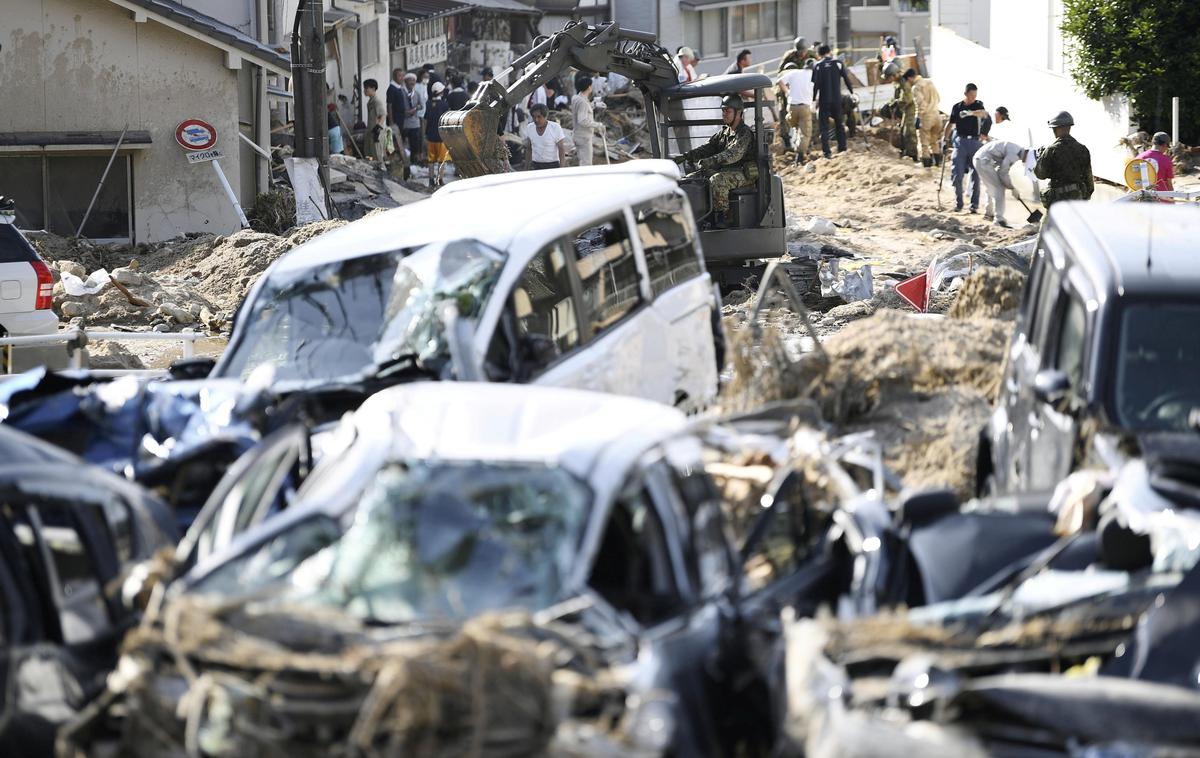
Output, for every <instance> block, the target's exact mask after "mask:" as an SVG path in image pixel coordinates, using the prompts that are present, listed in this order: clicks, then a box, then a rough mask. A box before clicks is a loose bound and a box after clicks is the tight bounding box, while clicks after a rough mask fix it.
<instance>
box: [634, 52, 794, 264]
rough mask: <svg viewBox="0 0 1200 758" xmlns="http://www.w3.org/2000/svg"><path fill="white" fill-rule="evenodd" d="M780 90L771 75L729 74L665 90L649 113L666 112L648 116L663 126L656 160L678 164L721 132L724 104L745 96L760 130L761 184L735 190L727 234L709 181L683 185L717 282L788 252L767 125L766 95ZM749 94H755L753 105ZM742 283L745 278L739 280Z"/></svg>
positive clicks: (750, 118)
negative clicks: (718, 224)
mask: <svg viewBox="0 0 1200 758" xmlns="http://www.w3.org/2000/svg"><path fill="white" fill-rule="evenodd" d="M772 86H774V84H773V82H772V81H771V79H770V77H768V76H766V75H765V74H726V75H723V76H714V77H709V78H707V79H701V80H699V81H695V82H688V83H686V84H679V85H677V86H675V87H672V88H670V89H667V90H664V91H663V92H662V94H661V95H660V97H659V98H658V99H657V102H656V103H653V104H651V103H650V102H649V101H647V107H648V108H650V107H652V108H654V109H655V110H658V111H660V112H659V113H654V114H647V117H648V121H649V122H650V123H653V124H656V125H657V127H658V128H657V130H656V133H655V134H654V135H653V137H652V140H651V141H652V145H651V151H652V152H653V153H654V155H655V157H661V158H674V157H676V156H678V155H680V154H682V153H685V152H687V151H688V150H692V149H694V148H696V147H699V146H700V145H703V144H704V143H705V142H707V141H708V140H709V138H711V137H712V136H713V135H714V134H716V133H717V132H718V131H720V129H721V127H722V125H723V122H722V120H721V99H722V98H723V97H725V96H726V95H739V96H741V97H742V98H743V99H744V100H745V101H746V109H745V111H744V112H743V114H744V115H743V118H744V119H745V121H746V123H747V124H748V125H749V126H750V128H751V129H753V130H754V149H755V151H756V157H757V161H758V182H757V184H755V185H754V186H752V187H741V188H738V189H735V190H734V191H733V192H732V193H731V194H730V197H729V209H730V215H731V218H730V224H729V227H728V228H726V229H714V228H713V225H712V215H713V214H712V194H711V190H710V188H709V183H708V180H707V179H704V178H701V177H696V178H685V179H683V180H682V181H681V182H680V185H681V186H682V187H683V189H684V191H685V192H687V193H688V198H689V199H690V200H691V204H692V210H693V212H694V213H695V215H696V220H697V222H698V225H699V227H700V230H701V240H702V244H703V247H704V258H705V260H706V261H707V262H708V265H709V269H710V271H712V272H713V275H714V276H715V277H717V278H726V277H723V276H721V274H722V273H723V271H722V270H723V269H726V268H729V269H735V271H732V272H730V273H731V274H733V275H735V276H736V275H737V271H736V269H741V268H744V263H745V262H746V261H749V260H756V259H761V258H777V257H779V256H780V255H782V254H783V252H784V250H785V249H786V244H787V238H786V223H785V220H784V210H783V182H782V181H781V180H780V178H779V177H778V176H776V175H774V174H773V173H772V172H771V142H772V139H773V137H774V128H773V125H772V124H769V123H767V122H766V120H765V119H764V111H765V110H766V106H765V99H764V96H763V93H764V90H766V89H767V88H769V87H772ZM747 93H753V96H752V97H753V99H751V97H750V96H748V94H747ZM738 278H741V277H740V276H738Z"/></svg>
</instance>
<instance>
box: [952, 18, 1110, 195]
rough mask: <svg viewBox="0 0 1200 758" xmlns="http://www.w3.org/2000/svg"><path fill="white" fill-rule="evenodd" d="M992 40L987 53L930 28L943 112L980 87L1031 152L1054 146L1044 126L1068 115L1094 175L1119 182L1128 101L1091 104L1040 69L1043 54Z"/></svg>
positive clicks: (1072, 85) (1064, 77)
mask: <svg viewBox="0 0 1200 758" xmlns="http://www.w3.org/2000/svg"><path fill="white" fill-rule="evenodd" d="M1036 38H1038V35H1035V37H1034V39H1036ZM996 39H997V44H996V45H995V46H993V48H991V49H989V48H986V47H983V46H981V45H976V44H975V43H973V42H971V41H969V40H966V39H964V38H962V37H961V36H959V35H958V34H956V33H955V32H954V31H953V30H951V29H947V28H945V27H934V29H933V54H932V55H931V57H930V62H931V67H932V76H933V79H934V82H935V83H936V84H937V87H938V91H939V92H940V93H941V95H942V110H943V111H945V112H949V111H950V108H951V107H952V106H953V105H954V103H956V102H958V101H959V100H960V99H961V96H962V95H961V93H962V90H963V85H964V84H965V83H966V82H967V81H972V82H974V83H975V84H977V85H978V86H979V98H980V99H981V100H983V102H984V103H985V104H986V105H987V106H988V108H989V109H990V110H993V111H994V110H995V109H996V108H997V107H998V106H1001V105H1003V106H1006V107H1007V108H1008V109H1009V111H1010V112H1011V113H1012V119H1013V123H1014V125H1016V126H1017V127H1019V128H1022V129H1024V132H1023V133H1024V134H1025V135H1026V137H1025V139H1024V140H1023V141H1024V142H1026V143H1027V144H1029V145H1031V146H1033V147H1042V146H1045V145H1048V144H1050V143H1051V142H1053V141H1054V136H1053V134H1052V133H1051V131H1050V128H1049V127H1048V126H1046V122H1047V121H1048V120H1049V119H1050V118H1051V117H1053V116H1054V115H1055V114H1056V113H1058V112H1059V111H1063V110H1065V111H1070V113H1071V115H1072V116H1074V118H1075V128H1074V129H1072V131H1071V134H1072V135H1073V136H1074V137H1075V139H1077V140H1079V141H1080V142H1082V143H1083V144H1084V145H1086V146H1087V148H1088V150H1089V151H1090V152H1091V154H1092V169H1093V171H1094V172H1095V173H1096V175H1097V176H1102V177H1104V178H1106V179H1111V180H1113V181H1121V178H1122V176H1123V174H1124V166H1125V161H1126V159H1127V158H1128V157H1129V155H1128V151H1126V150H1125V148H1123V147H1121V146H1120V145H1119V144H1118V142H1117V140H1118V139H1120V138H1121V137H1124V136H1125V135H1127V134H1128V133H1129V132H1130V122H1131V114H1130V107H1129V103H1128V101H1127V100H1125V99H1124V98H1105V99H1104V100H1102V101H1097V100H1092V99H1090V98H1088V97H1087V96H1086V95H1084V94H1083V93H1082V92H1081V91H1080V90H1079V88H1078V87H1077V86H1076V85H1075V83H1074V82H1073V81H1072V80H1071V78H1070V77H1069V76H1067V75H1065V74H1061V73H1057V72H1053V71H1048V70H1047V69H1046V68H1045V67H1044V66H1045V64H1044V63H1042V61H1043V60H1044V51H1043V50H1038V49H1034V48H1033V47H1032V45H1031V44H1030V45H1022V46H1020V47H1016V48H1001V46H1000V45H999V44H998V39H999V38H998V37H997V38H996ZM1044 39H1045V38H1044V37H1043V41H1044ZM1002 49H1004V50H1006V51H1011V54H1010V53H1008V52H1001V50H1002Z"/></svg>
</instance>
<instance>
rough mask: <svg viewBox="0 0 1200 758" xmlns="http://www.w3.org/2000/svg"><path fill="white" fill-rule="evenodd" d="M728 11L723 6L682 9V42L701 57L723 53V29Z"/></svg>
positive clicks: (725, 26)
mask: <svg viewBox="0 0 1200 758" xmlns="http://www.w3.org/2000/svg"><path fill="white" fill-rule="evenodd" d="M728 18H729V16H728V12H727V11H726V10H725V9H724V8H715V9H710V10H704V11H686V10H685V11H683V44H685V45H687V46H688V47H690V48H692V49H693V50H695V51H696V53H697V54H698V55H699V56H700V57H701V58H719V57H721V56H723V55H725V53H726V51H727V49H728V45H727V44H726V40H725V37H726V34H725V30H726V28H727V26H728Z"/></svg>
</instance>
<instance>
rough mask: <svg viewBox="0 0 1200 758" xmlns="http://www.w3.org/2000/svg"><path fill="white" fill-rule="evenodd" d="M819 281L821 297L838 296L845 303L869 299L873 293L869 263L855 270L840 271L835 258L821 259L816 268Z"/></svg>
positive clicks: (838, 262)
mask: <svg viewBox="0 0 1200 758" xmlns="http://www.w3.org/2000/svg"><path fill="white" fill-rule="evenodd" d="M817 278H818V279H819V280H820V282H821V296H822V297H834V296H837V297H840V298H841V299H842V300H845V301H846V302H847V303H853V302H857V301H859V300H869V299H871V298H872V297H873V296H874V294H875V289H874V280H873V278H872V274H871V265H870V264H866V265H864V266H862V267H861V268H859V269H858V270H857V271H842V270H841V261H840V260H839V259H837V258H832V259H828V260H823V261H821V263H820V266H819V267H818V269H817Z"/></svg>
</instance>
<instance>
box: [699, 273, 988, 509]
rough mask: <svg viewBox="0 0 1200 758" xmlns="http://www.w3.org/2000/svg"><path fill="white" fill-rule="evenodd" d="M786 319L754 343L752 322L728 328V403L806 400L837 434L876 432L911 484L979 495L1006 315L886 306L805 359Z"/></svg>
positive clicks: (728, 405) (776, 322) (730, 405)
mask: <svg viewBox="0 0 1200 758" xmlns="http://www.w3.org/2000/svg"><path fill="white" fill-rule="evenodd" d="M981 278H983V277H981ZM973 289H974V288H973ZM964 309H965V306H964ZM781 323H783V322H781V321H780V320H779V319H778V318H775V320H771V321H769V322H768V323H767V325H766V326H765V327H764V328H763V329H762V337H761V340H760V342H759V343H758V344H756V342H755V339H754V337H753V332H752V330H751V329H749V328H748V327H744V326H743V327H742V328H740V329H738V330H736V331H733V332H732V334H731V336H730V362H731V367H732V370H733V376H732V378H731V379H730V381H729V382H727V384H726V386H725V387H724V389H723V393H722V398H721V405H722V409H723V410H727V411H728V410H741V409H744V408H752V407H755V406H757V405H761V404H764V403H769V402H774V401H779V400H785V399H788V398H796V397H804V398H809V399H811V400H813V401H814V402H815V403H816V405H817V407H818V408H819V409H820V412H821V416H822V418H823V419H824V420H825V421H826V422H828V423H829V424H831V425H833V427H834V428H835V429H836V430H837V431H838V432H846V433H849V432H858V431H865V430H873V431H874V432H875V434H876V436H877V438H878V439H879V441H880V443H881V444H882V446H883V450H884V458H885V461H886V463H887V464H888V466H889V467H890V468H892V470H893V471H895V472H896V473H897V474H898V475H899V476H900V478H901V479H902V480H903V481H904V483H905V485H906V486H909V487H949V488H951V489H954V490H955V491H957V492H958V493H959V494H961V495H963V496H968V495H970V494H971V493H972V492H973V488H974V481H975V460H976V453H977V448H978V433H979V430H980V429H982V427H983V425H984V423H985V422H986V419H987V416H988V414H989V412H990V408H991V404H992V402H993V401H994V400H995V398H996V395H997V394H998V391H999V388H1000V381H1001V374H1002V368H1003V362H1004V354H1005V348H1006V346H1007V344H1008V340H1009V337H1010V334H1011V329H1012V323H1011V322H1010V321H1004V320H1000V319H995V318H987V317H981V316H975V317H972V318H964V319H957V318H954V319H952V318H945V317H939V316H920V315H916V314H905V313H900V312H897V311H892V310H880V311H878V312H876V313H874V314H872V315H870V316H867V317H864V318H860V319H859V320H857V321H854V322H852V323H850V324H848V325H846V326H845V327H844V328H843V329H842V330H841V331H839V332H837V333H835V334H832V335H830V336H828V337H826V338H824V339H823V340H822V343H821V344H822V347H823V354H822V353H819V352H809V353H805V354H804V355H803V357H802V358H800V359H799V360H796V358H795V356H794V355H793V352H794V351H792V350H789V347H788V340H789V339H790V337H789V333H788V332H786V331H785V330H784V329H781V328H780V324H781ZM793 334H794V333H793ZM791 339H794V338H791Z"/></svg>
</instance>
